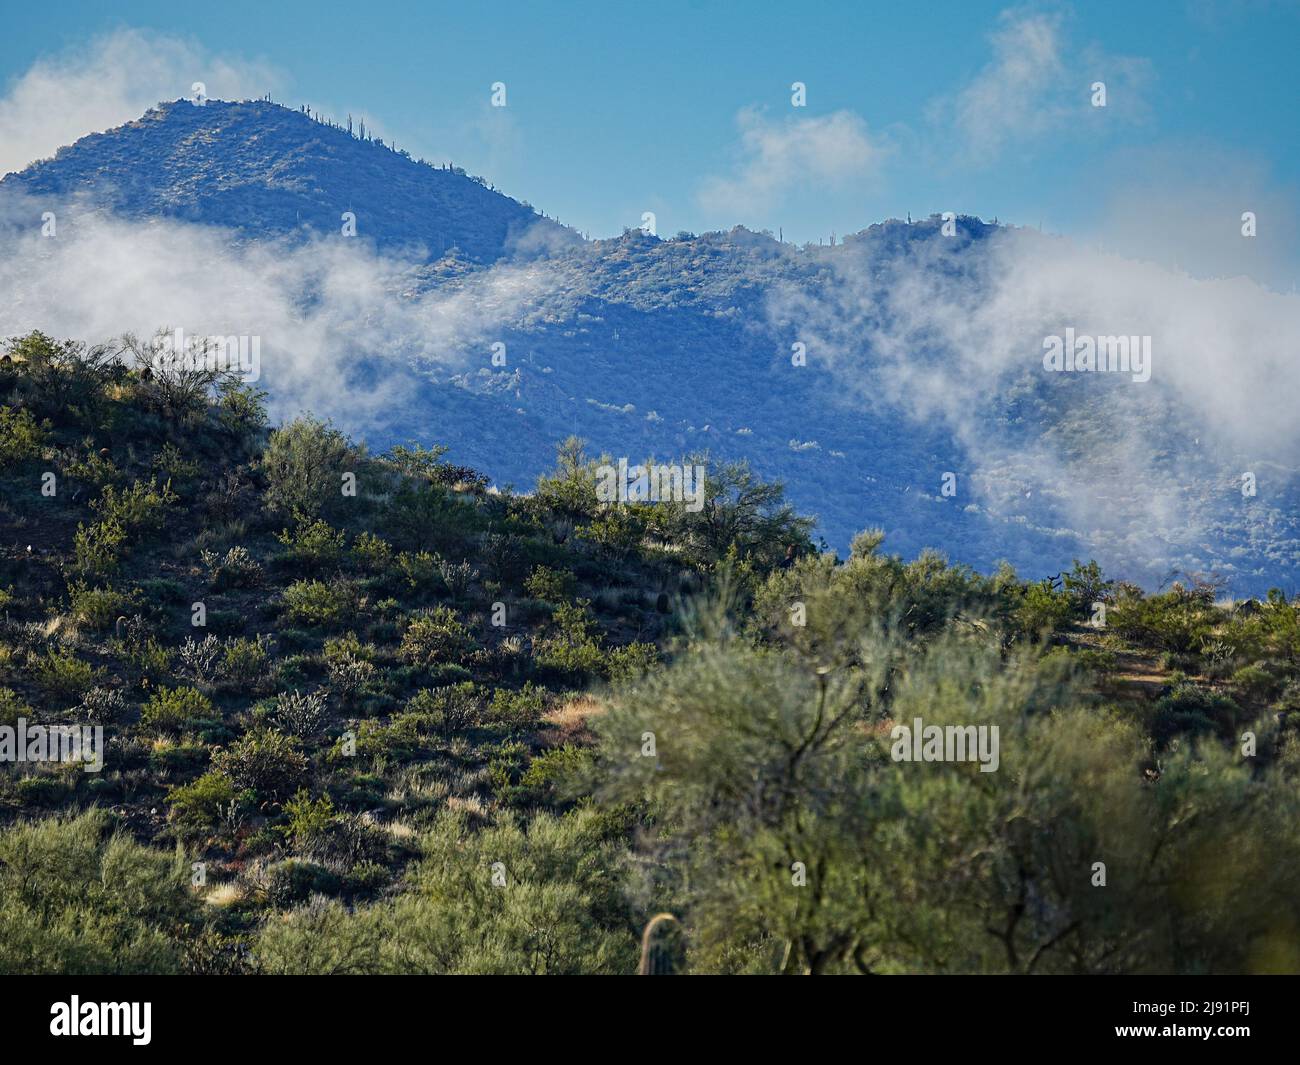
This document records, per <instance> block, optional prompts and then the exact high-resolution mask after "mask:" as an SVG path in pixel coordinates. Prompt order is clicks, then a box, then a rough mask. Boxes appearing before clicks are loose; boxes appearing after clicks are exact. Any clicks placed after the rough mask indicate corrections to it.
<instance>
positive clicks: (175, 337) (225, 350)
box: [153, 329, 262, 384]
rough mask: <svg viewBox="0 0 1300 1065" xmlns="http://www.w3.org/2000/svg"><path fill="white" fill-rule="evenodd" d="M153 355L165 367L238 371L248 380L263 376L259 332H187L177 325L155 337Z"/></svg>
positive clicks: (249, 381) (223, 371)
mask: <svg viewBox="0 0 1300 1065" xmlns="http://www.w3.org/2000/svg"><path fill="white" fill-rule="evenodd" d="M153 357H154V360H155V361H156V362H157V363H158V364H160V365H161V366H162V367H164V368H166V369H177V370H207V371H213V370H216V371H218V372H221V373H237V374H239V375H240V376H241V377H242V378H243V379H244V383H245V384H252V383H253V382H254V381H256V380H257V379H258V378H259V377H261V376H262V338H261V337H260V336H186V335H185V332H184V330H181V329H176V330H173V331H172V332H171V333H163V334H162V335H161V336H159V337H157V338H155V340H154V342H153Z"/></svg>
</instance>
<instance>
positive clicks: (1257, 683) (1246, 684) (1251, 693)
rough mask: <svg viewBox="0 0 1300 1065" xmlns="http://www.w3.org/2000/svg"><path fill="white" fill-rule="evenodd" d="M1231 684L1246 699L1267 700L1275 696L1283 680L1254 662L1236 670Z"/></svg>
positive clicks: (1280, 688)
mask: <svg viewBox="0 0 1300 1065" xmlns="http://www.w3.org/2000/svg"><path fill="white" fill-rule="evenodd" d="M1232 684H1233V686H1234V687H1235V688H1237V689H1239V690H1240V691H1241V692H1242V693H1243V694H1244V695H1245V696H1246V697H1247V698H1248V699H1259V700H1267V699H1272V698H1275V697H1276V696H1277V694H1278V693H1279V692H1280V691H1281V690H1282V686H1283V684H1284V681H1283V680H1282V678H1281V677H1279V676H1277V675H1276V674H1275V673H1273V672H1272V671H1270V670H1269V669H1267V668H1266V667H1265V666H1263V665H1260V664H1259V663H1257V662H1256V663H1252V664H1251V665H1248V666H1243V667H1242V668H1241V669H1239V670H1237V671H1236V672H1235V673H1234V674H1233V675H1232Z"/></svg>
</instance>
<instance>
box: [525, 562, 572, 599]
mask: <svg viewBox="0 0 1300 1065" xmlns="http://www.w3.org/2000/svg"><path fill="white" fill-rule="evenodd" d="M573 583H574V582H573V574H571V573H566V572H564V571H563V570H554V569H548V568H547V567H546V566H538V567H537V568H536V569H534V570H533V572H532V573H531V574H530V575H529V577H528V579H527V580H526V581H524V590H525V591H527V592H528V594H529V595H531V596H532V597H533V598H535V599H545V600H546V601H547V602H549V603H563V602H564V601H565V600H566V599H568V598H569V596H570V595H572V594H573Z"/></svg>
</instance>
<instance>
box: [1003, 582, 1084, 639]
mask: <svg viewBox="0 0 1300 1065" xmlns="http://www.w3.org/2000/svg"><path fill="white" fill-rule="evenodd" d="M1073 609H1074V604H1073V602H1072V601H1071V600H1070V598H1069V597H1068V596H1066V595H1064V594H1062V593H1060V592H1054V591H1053V590H1052V589H1051V588H1050V587H1048V586H1047V585H1046V584H1045V583H1042V582H1039V583H1034V584H1030V585H1027V586H1026V587H1025V592H1024V597H1023V598H1022V599H1021V601H1020V606H1019V608H1018V609H1017V611H1016V621H1017V622H1018V623H1019V625H1020V628H1021V629H1022V630H1023V631H1024V632H1025V633H1027V634H1028V635H1030V636H1032V637H1041V636H1050V635H1051V634H1052V633H1054V632H1056V631H1057V630H1058V629H1060V628H1061V627H1062V626H1064V625H1065V624H1066V622H1068V621H1069V620H1070V614H1071V612H1072V611H1073Z"/></svg>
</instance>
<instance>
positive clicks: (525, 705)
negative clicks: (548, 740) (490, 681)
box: [488, 681, 546, 729]
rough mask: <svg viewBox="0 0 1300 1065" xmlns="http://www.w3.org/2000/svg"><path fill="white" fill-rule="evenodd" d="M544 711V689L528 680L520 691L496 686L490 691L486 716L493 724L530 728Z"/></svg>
mask: <svg viewBox="0 0 1300 1065" xmlns="http://www.w3.org/2000/svg"><path fill="white" fill-rule="evenodd" d="M545 712H546V691H545V689H543V688H539V687H537V686H536V685H534V684H533V683H532V681H529V682H528V683H527V684H525V685H524V686H523V688H522V689H521V690H520V691H511V690H510V689H509V688H498V689H497V690H496V691H494V692H493V693H492V704H491V706H490V708H489V710H488V716H489V718H490V719H491V720H492V722H493V723H494V724H500V725H504V726H506V727H507V728H512V729H531V728H533V727H535V726H536V724H537V722H538V721H540V720H541V717H542V715H543V714H544V713H545Z"/></svg>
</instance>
